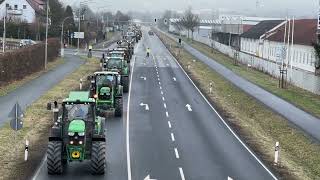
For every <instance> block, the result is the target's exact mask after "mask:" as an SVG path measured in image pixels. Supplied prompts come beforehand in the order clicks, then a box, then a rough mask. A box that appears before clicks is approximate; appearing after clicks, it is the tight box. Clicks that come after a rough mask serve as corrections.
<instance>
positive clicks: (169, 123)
mask: <svg viewBox="0 0 320 180" xmlns="http://www.w3.org/2000/svg"><path fill="white" fill-rule="evenodd" d="M168 126H169V128H170V129H171V127H172V126H171V122H170V121H168Z"/></svg>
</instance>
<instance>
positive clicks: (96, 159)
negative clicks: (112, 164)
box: [90, 141, 106, 175]
mask: <svg viewBox="0 0 320 180" xmlns="http://www.w3.org/2000/svg"><path fill="white" fill-rule="evenodd" d="M90 166H91V172H92V174H96V175H101V174H104V171H105V167H106V143H105V142H98V141H97V142H93V143H92V149H91V165H90Z"/></svg>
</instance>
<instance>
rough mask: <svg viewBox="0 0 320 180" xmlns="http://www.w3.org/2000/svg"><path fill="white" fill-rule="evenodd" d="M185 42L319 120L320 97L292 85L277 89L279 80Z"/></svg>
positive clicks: (203, 47) (193, 42) (214, 51)
mask: <svg viewBox="0 0 320 180" xmlns="http://www.w3.org/2000/svg"><path fill="white" fill-rule="evenodd" d="M185 42H187V43H188V44H189V45H191V46H192V47H193V48H195V49H197V50H198V51H200V52H202V53H203V54H205V55H206V56H208V57H210V58H212V59H214V60H216V61H217V62H219V63H220V64H222V65H224V66H225V67H227V68H229V69H230V70H232V71H233V72H235V73H236V74H238V75H240V76H242V77H244V78H246V79H247V80H249V81H251V82H253V83H254V84H257V85H259V86H260V87H262V88H264V89H266V90H267V91H269V92H271V93H273V94H275V95H277V96H279V97H281V98H282V99H284V100H286V101H288V102H290V103H292V104H294V105H295V106H297V107H299V108H301V109H303V110H305V111H307V112H310V113H311V114H314V115H315V116H317V117H319V118H320V108H319V107H320V95H316V94H313V93H311V92H309V91H306V90H304V89H301V88H299V87H297V86H294V85H288V88H287V89H281V88H278V83H279V80H278V79H276V78H274V77H271V76H270V75H268V74H265V73H263V72H261V71H258V70H255V69H248V68H247V67H246V65H242V64H239V65H237V66H236V65H234V59H232V58H230V57H229V56H227V55H225V54H223V53H221V52H219V51H217V50H213V51H212V48H211V47H209V46H207V45H205V44H203V43H200V42H197V41H192V42H191V41H188V40H186V41H185Z"/></svg>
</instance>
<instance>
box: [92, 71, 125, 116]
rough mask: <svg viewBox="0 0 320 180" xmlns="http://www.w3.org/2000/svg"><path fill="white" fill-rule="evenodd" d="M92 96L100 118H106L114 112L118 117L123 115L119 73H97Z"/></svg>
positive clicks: (93, 82)
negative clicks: (111, 111) (110, 112)
mask: <svg viewBox="0 0 320 180" xmlns="http://www.w3.org/2000/svg"><path fill="white" fill-rule="evenodd" d="M91 91H92V92H91V95H92V97H94V98H95V99H96V105H97V107H96V109H97V113H98V115H99V116H106V113H107V112H108V111H109V110H114V111H115V115H116V116H121V115H122V109H123V107H122V94H123V88H122V86H121V75H120V74H119V73H118V72H106V71H104V72H96V73H94V76H93V77H92V81H91Z"/></svg>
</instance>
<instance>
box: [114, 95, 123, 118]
mask: <svg viewBox="0 0 320 180" xmlns="http://www.w3.org/2000/svg"><path fill="white" fill-rule="evenodd" d="M114 108H115V111H114V115H115V116H116V117H121V116H122V111H123V106H122V98H117V99H116V102H115V105H114Z"/></svg>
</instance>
